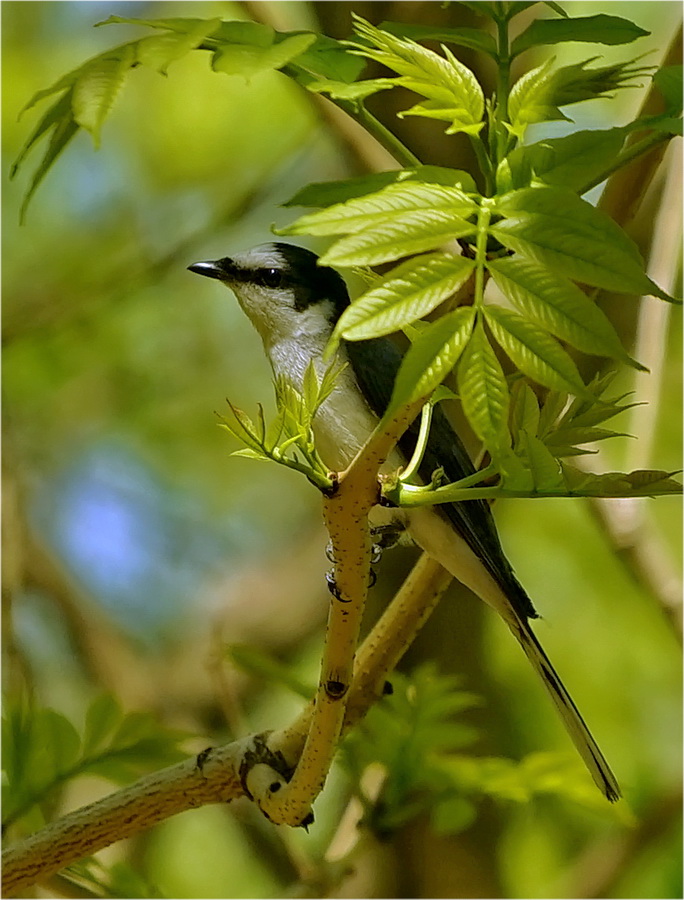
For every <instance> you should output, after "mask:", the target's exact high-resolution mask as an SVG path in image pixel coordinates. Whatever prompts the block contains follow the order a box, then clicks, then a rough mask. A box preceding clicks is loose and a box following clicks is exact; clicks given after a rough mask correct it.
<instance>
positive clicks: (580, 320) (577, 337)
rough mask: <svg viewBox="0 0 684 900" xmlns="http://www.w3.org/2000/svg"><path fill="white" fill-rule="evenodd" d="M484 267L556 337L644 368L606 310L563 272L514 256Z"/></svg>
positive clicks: (501, 288) (514, 301)
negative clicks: (559, 272)
mask: <svg viewBox="0 0 684 900" xmlns="http://www.w3.org/2000/svg"><path fill="white" fill-rule="evenodd" d="M487 268H488V269H489V271H490V272H491V273H492V276H493V277H494V281H495V282H496V284H497V286H498V287H499V289H500V290H501V291H502V293H503V294H504V295H505V296H506V297H508V299H509V300H510V301H511V302H512V303H513V304H514V305H515V306H517V307H518V309H519V310H520V311H521V312H522V313H524V314H525V315H526V316H528V317H529V318H530V319H532V321H534V322H536V323H537V324H539V325H541V326H542V327H543V328H546V329H547V330H548V331H550V332H551V333H552V334H555V335H556V337H559V338H561V339H562V340H564V341H567V342H568V343H570V344H572V345H573V346H574V347H577V349H578V350H582V351H584V352H585V353H593V354H596V355H598V356H609V357H612V358H614V359H619V360H621V361H622V362H625V363H627V364H628V365H632V366H634V367H635V368H638V369H643V366H641V365H640V364H639V363H637V362H635V360H633V359H632V358H631V357H630V356H629V355H628V353H627V351H626V350H625V349H624V347H623V346H622V343H621V342H620V338H619V337H618V334H617V332H616V331H615V329H614V328H613V326H612V325H611V323H610V321H609V319H608V318H607V316H606V315H605V313H604V312H603V311H602V310H601V309H600V308H599V307H598V306H597V305H596V304H595V303H594V302H593V301H592V300H590V299H589V297H587V295H586V294H585V293H584V291H581V290H580V289H579V288H578V287H577V286H576V285H575V284H573V283H572V282H571V281H568V280H567V279H566V278H564V277H563V276H562V275H558V274H557V273H555V272H553V271H552V270H550V269H546V268H544V267H542V266H539V265H537V264H536V263H533V262H529V261H528V260H525V259H521V258H519V257H515V256H514V257H508V258H502V259H494V260H489V261H488V262H487ZM562 389H564V388H562Z"/></svg>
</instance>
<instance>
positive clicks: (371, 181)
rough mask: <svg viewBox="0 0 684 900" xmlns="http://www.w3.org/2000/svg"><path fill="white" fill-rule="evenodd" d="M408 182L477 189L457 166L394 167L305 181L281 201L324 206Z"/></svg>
mask: <svg viewBox="0 0 684 900" xmlns="http://www.w3.org/2000/svg"><path fill="white" fill-rule="evenodd" d="M410 182H418V183H423V184H442V185H446V186H448V187H455V188H460V190H461V191H464V192H466V193H468V192H473V193H474V192H475V191H476V190H477V188H476V186H475V182H474V181H473V177H472V175H470V174H469V173H468V172H464V171H462V170H461V169H448V168H445V167H443V166H415V167H414V168H411V169H398V170H397V171H394V172H374V173H373V174H371V175H359V176H358V177H357V178H346V179H344V180H343V181H322V182H317V183H315V184H309V185H307V186H306V187H305V188H302V189H301V190H300V191H297V193H296V194H295V195H294V197H292V198H291V199H290V200H288V201H287V202H286V203H283V204H282V205H283V206H318V207H327V206H332V205H333V204H334V203H344V202H346V201H347V200H353V199H356V198H357V197H363V196H365V195H366V194H371V193H375V192H378V191H380V190H381V189H382V188H385V187H387V186H388V185H390V184H397V183H402V184H403V183H410Z"/></svg>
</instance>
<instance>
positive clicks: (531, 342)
mask: <svg viewBox="0 0 684 900" xmlns="http://www.w3.org/2000/svg"><path fill="white" fill-rule="evenodd" d="M484 315H485V318H486V320H487V324H488V325H489V327H490V329H491V331H492V334H493V335H494V337H495V338H496V341H497V343H498V344H499V345H500V347H501V349H502V350H504V352H505V353H506V354H507V355H508V356H509V357H510V358H511V360H512V361H513V362H514V363H515V365H516V366H517V367H518V368H519V369H520V371H521V372H523V373H524V374H525V375H527V376H528V377H529V378H532V379H533V380H534V381H536V382H538V383H539V384H543V385H544V386H545V387H548V388H551V389H552V390H569V391H572V393H573V394H580V395H581V394H585V393H586V390H587V389H586V387H585V385H584V382H583V381H582V378H581V377H580V374H579V372H578V371H577V366H576V365H575V363H574V362H573V361H572V359H571V357H570V356H568V354H567V353H566V352H565V350H563V348H562V347H561V345H560V344H559V343H558V341H556V340H555V339H554V338H552V337H551V336H550V335H549V334H548V332H546V331H544V330H543V329H541V328H539V326H538V325H536V324H535V323H534V322H530V321H529V320H528V319H525V318H523V317H522V316H520V315H518V313H515V312H513V311H512V310H510V309H504V308H503V307H502V306H485V308H484Z"/></svg>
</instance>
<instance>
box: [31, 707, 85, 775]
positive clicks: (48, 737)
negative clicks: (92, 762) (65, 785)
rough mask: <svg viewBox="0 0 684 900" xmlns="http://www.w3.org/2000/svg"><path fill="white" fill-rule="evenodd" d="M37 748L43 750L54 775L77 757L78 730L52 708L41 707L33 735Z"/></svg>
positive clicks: (79, 745)
mask: <svg viewBox="0 0 684 900" xmlns="http://www.w3.org/2000/svg"><path fill="white" fill-rule="evenodd" d="M34 740H35V741H36V744H37V747H38V749H42V750H45V751H46V753H47V757H48V758H49V760H50V764H51V766H52V770H53V773H54V775H55V776H57V775H60V774H62V773H64V772H66V771H68V770H69V769H71V768H72V767H73V765H74V763H75V762H76V760H77V759H78V756H79V751H80V748H81V739H80V737H79V736H78V732H77V731H76V729H75V728H74V726H73V725H72V724H71V722H70V721H69V720H68V719H67V718H65V716H63V715H61V714H60V713H58V712H56V711H55V710H54V709H42V710H40V714H39V716H38V718H37V720H36V731H35V735H34Z"/></svg>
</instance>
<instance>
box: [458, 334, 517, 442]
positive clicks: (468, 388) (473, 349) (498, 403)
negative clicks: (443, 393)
mask: <svg viewBox="0 0 684 900" xmlns="http://www.w3.org/2000/svg"><path fill="white" fill-rule="evenodd" d="M457 373H458V393H459V396H460V398H461V403H462V404H463V409H464V412H465V414H466V415H467V417H468V421H469V422H470V424H471V425H472V427H473V430H474V431H475V434H476V435H477V436H478V437H479V438H480V440H481V441H482V442H483V443H484V444H485V446H486V447H487V449H488V450H489V451H490V452H491V453H492V454H493V455H496V454H497V453H499V452H501V451H503V452H505V451H506V450H507V449H508V448H509V447H510V437H509V434H508V408H509V393H508V385H507V383H506V377H505V376H504V373H503V370H502V368H501V365H500V364H499V360H498V359H497V358H496V354H495V353H494V350H493V349H492V346H491V344H490V343H489V341H488V340H487V336H486V335H485V332H484V328H483V327H482V323H481V322H478V323H477V325H476V326H475V329H474V331H473V334H472V337H471V339H470V341H469V342H468V346H467V347H466V349H465V351H464V352H463V355H462V356H461V359H460V362H459V365H458V369H457Z"/></svg>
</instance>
